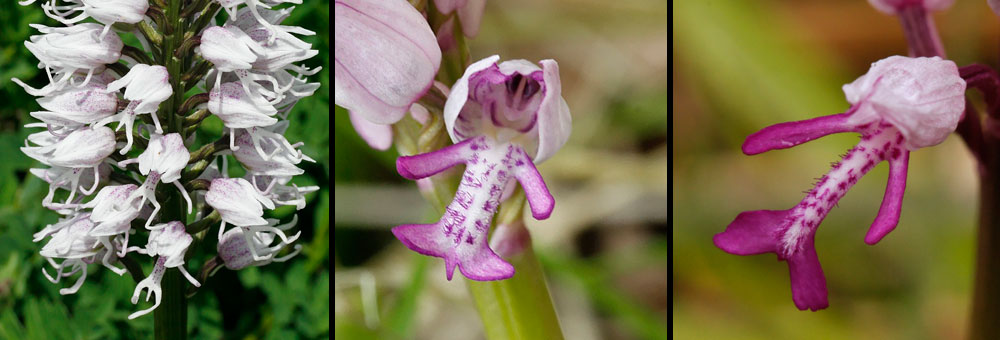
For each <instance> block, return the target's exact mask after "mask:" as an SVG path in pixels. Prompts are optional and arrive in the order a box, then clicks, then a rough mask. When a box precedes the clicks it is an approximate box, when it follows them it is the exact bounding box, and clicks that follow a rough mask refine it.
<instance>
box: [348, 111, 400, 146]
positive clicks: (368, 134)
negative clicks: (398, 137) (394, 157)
mask: <svg viewBox="0 0 1000 340" xmlns="http://www.w3.org/2000/svg"><path fill="white" fill-rule="evenodd" d="M354 112H355V111H349V112H348V113H347V114H348V116H349V117H350V118H351V125H354V131H357V132H358V135H359V136H361V139H364V140H365V142H366V143H368V145H369V146H371V147H372V149H375V150H380V151H385V150H388V149H389V147H390V146H392V125H388V124H376V123H372V122H369V121H368V120H367V119H364V118H363V117H361V115H359V114H357V113H354Z"/></svg>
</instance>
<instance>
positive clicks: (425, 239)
mask: <svg viewBox="0 0 1000 340" xmlns="http://www.w3.org/2000/svg"><path fill="white" fill-rule="evenodd" d="M434 5H435V6H434V7H429V8H428V9H427V10H432V9H435V10H437V11H439V12H440V13H441V14H442V15H444V17H445V18H446V19H444V21H443V24H440V25H436V26H437V28H438V31H437V33H436V34H435V31H434V29H432V25H431V24H429V23H428V22H427V21H426V20H425V19H424V14H423V13H421V11H420V10H418V9H416V8H414V7H413V6H411V5H410V4H409V3H407V2H406V1H403V0H390V1H364V0H337V1H335V9H334V13H335V19H336V20H335V25H336V32H335V39H336V47H335V49H336V51H335V59H336V66H335V68H336V72H335V75H336V80H335V83H334V88H335V93H336V104H337V105H339V106H342V107H344V108H345V109H347V110H348V112H349V114H350V116H351V117H350V118H351V122H352V124H353V125H354V127H355V129H356V130H357V131H358V134H359V135H360V136H361V137H362V138H363V139H364V140H365V141H367V142H368V143H369V145H371V146H372V147H373V148H376V149H379V150H385V149H387V148H388V147H389V146H390V145H391V144H392V141H393V134H394V132H393V129H392V124H395V123H397V122H399V121H400V120H401V119H403V118H404V117H405V116H406V114H407V112H409V113H410V114H411V115H413V117H414V118H415V119H416V120H417V121H419V122H420V123H421V124H423V125H425V126H430V124H433V123H434V122H443V126H441V127H440V128H443V130H445V131H447V134H448V137H450V139H451V142H453V143H454V144H452V145H449V146H446V147H444V148H440V149H437V150H434V149H431V150H418V151H419V152H423V153H421V154H417V155H409V156H402V157H399V158H398V159H397V161H396V169H397V171H398V172H399V174H400V175H402V176H403V177H405V178H407V179H411V180H417V181H418V184H420V185H421V186H422V187H425V186H427V182H422V181H427V180H428V179H427V178H429V177H430V176H432V175H435V174H438V173H441V172H443V171H445V170H448V169H450V168H452V167H453V166H456V165H459V164H464V165H465V172H464V174H463V175H462V178H461V182H460V183H459V185H458V190H457V191H456V193H455V197H454V199H453V200H452V202H451V204H449V205H448V206H447V208H446V209H445V212H444V215H443V216H442V217H441V219H440V220H439V221H438V222H437V223H433V224H409V225H401V226H397V227H395V228H393V230H392V232H393V234H394V235H395V236H396V237H397V238H398V239H399V240H400V241H401V242H403V244H405V245H406V246H407V247H409V248H410V249H412V250H414V251H416V252H418V253H421V254H424V255H429V256H435V257H440V258H443V259H444V261H445V270H446V272H445V274H446V276H447V277H448V279H449V280H450V279H451V278H452V275H453V273H454V270H455V268H456V267H458V268H459V270H460V271H461V272H462V274H463V275H465V277H467V278H469V279H473V280H502V279H506V278H510V277H511V276H513V275H514V267H513V266H512V265H511V264H509V263H507V262H506V261H504V260H503V259H502V258H501V257H500V256H498V255H497V254H496V253H495V252H494V251H493V249H491V248H490V244H491V242H490V241H489V240H488V239H487V236H488V234H489V231H490V226H491V225H492V223H493V215H494V214H495V213H496V211H497V208H498V207H499V205H500V204H501V202H503V201H504V200H505V199H506V198H507V197H508V196H510V195H511V194H512V192H513V191H514V189H516V184H517V183H520V184H521V188H523V190H524V193H525V197H526V198H527V201H528V204H529V206H530V209H531V213H532V216H533V217H535V218H536V219H545V218H548V217H549V215H550V214H551V213H552V210H553V208H554V205H555V201H554V199H553V197H552V195H551V194H550V193H549V191H548V188H547V187H546V185H545V181H544V180H543V179H542V176H541V175H540V174H539V172H538V170H537V169H536V168H535V164H537V163H541V162H543V161H545V160H546V159H548V158H549V157H551V156H552V155H553V154H554V153H555V152H556V151H557V150H559V148H561V147H562V146H563V144H565V143H566V141H567V139H568V138H569V134H570V126H571V117H570V112H569V107H568V106H567V105H566V101H565V100H564V99H563V98H562V88H561V83H560V80H559V66H558V64H557V63H556V62H555V61H554V60H542V61H541V62H540V64H541V67H539V66H537V65H535V64H534V63H531V62H528V61H526V60H509V61H504V62H499V63H498V61H499V60H500V57H499V56H496V55H494V56H490V57H487V58H485V59H482V60H480V61H478V62H475V63H472V64H470V65H468V66H467V68H466V69H465V73H464V75H462V76H461V78H459V79H457V80H455V82H454V84H452V85H451V88H450V89H448V88H447V87H446V86H447V85H446V84H442V83H439V82H435V81H433V80H434V79H435V77H436V75H437V74H438V68H439V67H440V64H441V59H442V53H441V51H442V50H448V49H451V48H454V47H455V43H454V41H455V40H456V39H463V37H464V36H468V37H472V36H475V34H476V33H477V31H478V23H479V20H480V18H481V16H482V11H483V8H484V5H485V1H482V0H468V1H444V0H439V1H434ZM455 20H458V21H459V22H460V23H461V25H460V26H459V25H455V24H454V22H455ZM455 28H460V29H461V30H462V32H463V34H461V35H459V34H457V33H456V32H455V31H454V29H455ZM460 53H461V52H460ZM375 55H377V56H379V58H372V56H375ZM463 66H464V65H463ZM432 87H433V89H432ZM429 92H435V93H436V94H438V95H441V96H444V97H446V99H445V100H443V101H441V102H439V103H434V102H432V101H428V102H421V103H419V104H418V103H417V102H418V101H419V100H421V98H425V96H429V95H428V93H429ZM425 106H429V107H431V108H432V110H428V108H427V107H425ZM433 114H438V115H440V116H439V118H440V119H430V117H429V115H433ZM435 118H438V117H435ZM425 129H429V128H428V127H425ZM494 238H496V237H494ZM495 243H497V244H502V243H504V242H503V241H502V240H500V241H496V242H495Z"/></svg>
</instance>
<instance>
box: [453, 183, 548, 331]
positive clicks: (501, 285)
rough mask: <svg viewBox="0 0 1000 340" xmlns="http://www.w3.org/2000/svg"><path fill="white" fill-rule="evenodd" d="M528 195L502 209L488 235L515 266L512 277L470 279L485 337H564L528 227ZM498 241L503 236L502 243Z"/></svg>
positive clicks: (520, 194)
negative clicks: (490, 233)
mask: <svg viewBox="0 0 1000 340" xmlns="http://www.w3.org/2000/svg"><path fill="white" fill-rule="evenodd" d="M524 203H525V196H524V191H523V190H521V189H517V191H515V193H514V194H513V195H511V197H510V198H508V199H507V201H506V202H504V203H503V204H501V205H500V211H498V212H497V216H496V221H495V222H494V224H495V225H496V228H494V231H493V234H492V235H490V245H491V246H492V247H493V250H494V251H496V252H497V255H500V256H501V257H503V258H504V260H507V262H510V264H511V265H513V266H514V270H515V272H514V277H511V278H509V279H506V280H500V281H471V280H470V281H468V283H469V291H470V292H471V293H472V299H473V300H475V301H476V309H478V310H479V317H480V318H481V319H482V320H483V327H484V328H485V330H486V338H487V339H493V340H498V339H539V340H541V339H546V340H548V339H562V338H563V336H562V329H561V328H560V327H559V318H557V317H556V310H555V308H554V307H553V306H552V297H551V296H549V288H548V285H547V284H546V283H545V274H544V273H543V272H542V267H541V264H540V263H539V262H538V257H536V256H535V251H534V250H533V249H532V247H531V234H530V233H528V229H526V228H525V227H524ZM498 238H503V239H502V240H501V239H498Z"/></svg>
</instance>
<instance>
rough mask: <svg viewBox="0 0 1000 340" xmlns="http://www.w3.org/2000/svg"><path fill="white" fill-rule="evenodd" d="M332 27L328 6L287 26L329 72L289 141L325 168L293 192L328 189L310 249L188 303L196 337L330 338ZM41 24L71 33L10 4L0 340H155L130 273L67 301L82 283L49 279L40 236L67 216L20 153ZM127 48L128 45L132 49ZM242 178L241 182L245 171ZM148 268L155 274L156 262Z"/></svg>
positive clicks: (206, 288) (1, 76)
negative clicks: (29, 42)
mask: <svg viewBox="0 0 1000 340" xmlns="http://www.w3.org/2000/svg"><path fill="white" fill-rule="evenodd" d="M88 20H92V19H88ZM329 22H330V14H329V1H328V0H322V1H305V2H303V4H302V5H299V6H297V8H296V10H295V11H294V12H292V15H291V16H290V17H289V18H288V19H286V20H285V21H284V22H283V24H284V25H297V26H302V27H304V28H306V29H309V30H312V31H314V32H316V35H313V36H306V37H302V39H303V40H305V41H306V42H309V43H311V44H313V48H314V49H317V50H319V51H320V53H319V54H318V55H317V56H316V57H313V58H312V59H309V60H307V61H306V62H305V63H306V65H308V66H310V67H316V66H323V71H321V72H320V73H319V74H317V75H315V76H312V77H310V80H311V81H313V82H320V83H321V84H322V86H321V87H320V88H319V90H317V91H316V94H315V95H313V96H311V97H308V98H306V99H304V100H302V101H300V102H299V103H298V104H297V105H296V106H295V108H294V109H293V111H292V113H291V114H290V115H289V119H290V120H292V123H291V125H290V127H289V128H288V131H287V132H286V137H287V138H288V140H289V141H291V142H292V143H295V142H299V141H302V142H305V146H303V147H302V150H303V152H305V153H306V154H308V155H309V156H311V157H312V158H314V159H315V160H316V163H307V162H304V163H302V164H300V165H299V166H300V167H302V168H303V169H304V170H305V171H306V173H305V174H304V175H300V176H297V177H296V178H295V179H294V180H293V182H294V183H297V184H298V185H300V186H303V185H318V186H320V188H321V189H320V190H319V191H317V192H314V193H311V194H309V195H307V205H306V208H305V209H303V210H300V211H298V212H297V214H298V216H299V222H298V227H297V229H298V230H301V231H302V237H301V238H299V240H298V241H297V243H299V244H302V245H303V246H304V249H303V251H302V253H301V254H299V255H298V256H296V257H295V258H293V259H291V260H290V261H288V262H284V263H273V264H269V265H266V266H264V267H260V268H248V269H244V270H242V271H239V272H233V271H230V270H228V269H222V270H220V271H219V272H218V274H216V276H214V277H212V278H211V279H209V280H208V282H207V283H205V284H204V285H203V286H202V288H201V290H200V291H199V292H198V293H197V295H195V296H194V297H193V298H192V299H191V300H189V305H188V330H189V334H190V336H191V337H192V338H195V339H222V338H225V339H282V340H284V339H326V338H329V335H330V324H329V303H328V301H329V300H328V297H329V288H330V272H329V269H328V266H329V255H328V254H329V248H330V246H329V224H330V223H329V222H330V220H329V216H330V194H329V184H328V183H329V173H330V149H329V145H330V138H329V126H330V125H329V116H328V112H329V107H330V86H331V83H330V76H329V72H330V70H329V59H330V56H329V53H327V51H328V50H329V46H330V37H329V34H328V31H329ZM31 23H38V24H44V25H47V26H60V24H58V23H57V22H55V21H54V20H51V19H49V18H47V17H46V16H45V15H44V14H43V13H42V10H41V7H40V4H38V3H36V4H33V5H30V6H18V5H17V2H16V1H3V2H0V32H3V34H0V157H2V161H0V339H102V340H103V339H146V338H151V337H152V331H153V316H152V315H147V316H144V317H140V318H138V319H136V320H132V321H129V320H127V316H128V315H129V314H130V313H132V312H133V311H135V310H138V309H139V308H147V307H148V305H147V304H140V305H138V306H137V305H133V304H131V303H130V302H129V298H130V297H131V296H132V292H133V289H134V288H135V282H134V281H133V280H132V278H131V277H129V276H128V275H125V276H117V275H114V274H113V273H111V272H110V271H109V270H107V269H104V268H99V266H97V265H92V266H90V268H89V275H87V280H86V282H85V283H84V284H83V286H82V287H81V288H80V290H79V292H77V293H76V294H73V295H67V296H61V295H59V293H58V291H59V288H63V287H67V286H69V285H71V284H72V282H73V281H72V280H75V279H76V277H75V276H74V277H70V278H69V280H66V279H64V280H62V281H60V282H59V283H58V284H52V283H51V282H49V281H48V280H46V279H45V277H44V276H43V275H42V272H41V271H42V270H43V267H44V268H45V269H44V270H47V271H49V272H50V273H51V272H52V269H51V267H49V266H48V264H46V263H45V260H44V259H43V258H42V257H40V256H39V255H38V250H39V249H40V248H41V247H42V245H44V244H43V243H32V242H31V239H32V234H33V233H35V232H37V231H39V230H41V229H42V228H43V227H44V226H45V225H46V224H49V223H52V222H55V221H56V220H57V215H56V214H55V213H53V212H51V211H49V210H47V209H45V208H43V207H42V206H41V201H42V197H44V196H45V193H46V190H47V188H48V185H47V184H46V183H45V182H43V181H42V180H40V179H38V178H36V177H35V176H33V175H30V174H29V173H28V169H29V168H31V167H40V166H41V164H39V163H38V162H36V161H34V160H32V159H30V158H28V157H27V156H25V155H24V154H23V153H21V152H20V150H18V147H20V146H23V143H24V139H25V137H26V136H27V135H28V134H29V133H30V132H36V131H37V130H38V129H25V128H23V125H24V124H26V123H30V122H35V121H36V120H34V119H33V118H31V117H30V116H29V115H28V113H29V112H31V111H35V110H39V109H40V107H39V106H38V104H37V103H36V102H35V100H34V99H35V98H34V97H32V96H30V95H28V94H26V93H24V90H22V89H21V88H20V87H19V86H17V85H16V84H14V83H12V82H10V81H9V79H10V78H11V77H17V78H19V79H22V80H25V81H26V82H28V83H29V84H32V85H35V86H42V85H44V84H45V82H46V80H45V75H44V73H42V72H39V70H38V69H37V68H36V67H35V65H36V64H37V62H38V61H37V59H35V58H34V56H32V55H31V53H30V52H29V51H28V50H27V49H26V48H25V47H24V41H25V40H26V39H27V38H28V36H30V35H32V34H37V33H38V32H37V31H36V30H34V29H32V28H30V27H29V26H28V24H31ZM125 41H126V43H129V39H125ZM112 126H114V124H112ZM29 130H30V131H29ZM221 134H222V125H221V122H220V121H219V120H218V119H217V118H214V117H213V118H210V119H208V120H206V123H205V125H204V126H203V128H202V129H201V132H199V139H200V140H199V142H205V141H210V140H212V139H213V138H218V137H219V136H221ZM234 163H235V162H230V164H231V165H234ZM231 168H232V172H231V175H238V174H239V172H240V171H241V169H238V167H236V166H231ZM293 213H295V209H294V207H282V208H279V209H278V210H275V211H274V212H273V213H271V215H270V217H273V218H279V219H281V220H282V221H287V220H289V219H290V218H291V216H292V214H293ZM211 230H212V231H213V232H214V231H215V230H216V229H214V227H213V229H211ZM136 242H140V240H136ZM208 247H214V245H208ZM199 253H200V255H198V256H203V257H202V258H200V259H196V260H192V261H191V262H189V264H188V270H189V271H191V272H192V273H193V272H196V271H197V269H198V267H197V266H198V265H200V264H201V263H202V262H203V261H204V260H205V259H206V258H207V257H208V256H209V255H207V254H214V253H215V249H204V250H199ZM198 256H195V258H197V257H198ZM140 261H142V264H143V268H144V272H145V273H149V272H150V271H151V268H152V261H151V260H149V259H148V258H142V259H141V260H140ZM43 265H44V266H43Z"/></svg>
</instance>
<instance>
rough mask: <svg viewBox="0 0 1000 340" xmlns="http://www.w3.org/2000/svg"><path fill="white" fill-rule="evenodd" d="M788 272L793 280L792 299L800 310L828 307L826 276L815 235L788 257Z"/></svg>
mask: <svg viewBox="0 0 1000 340" xmlns="http://www.w3.org/2000/svg"><path fill="white" fill-rule="evenodd" d="M788 273H789V276H791V280H792V301H795V307H798V308H799V310H806V309H809V310H812V311H817V310H820V309H823V308H826V307H827V306H829V305H830V304H829V303H828V302H827V292H826V277H824V276H823V268H821V267H820V264H819V257H818V256H817V255H816V248H815V246H814V244H813V237H809V238H808V239H807V240H805V243H804V244H803V247H802V249H800V250H799V251H797V252H795V254H793V255H792V256H791V258H789V259H788Z"/></svg>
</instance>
